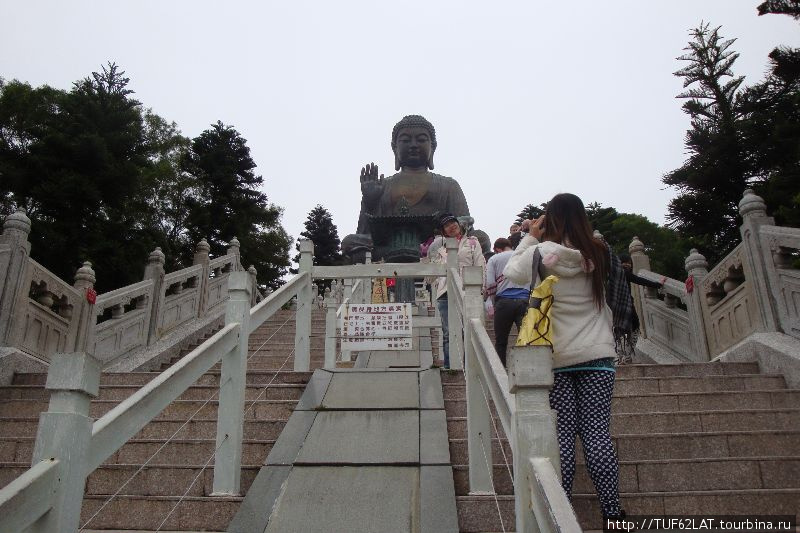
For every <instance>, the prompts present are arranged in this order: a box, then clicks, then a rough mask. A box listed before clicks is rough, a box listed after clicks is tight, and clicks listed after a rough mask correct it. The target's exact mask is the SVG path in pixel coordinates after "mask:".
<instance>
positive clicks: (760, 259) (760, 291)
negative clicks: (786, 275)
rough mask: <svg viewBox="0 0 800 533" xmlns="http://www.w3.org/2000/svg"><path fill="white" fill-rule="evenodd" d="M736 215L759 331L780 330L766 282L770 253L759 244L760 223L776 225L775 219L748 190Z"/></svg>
mask: <svg viewBox="0 0 800 533" xmlns="http://www.w3.org/2000/svg"><path fill="white" fill-rule="evenodd" d="M739 214H740V215H742V225H741V227H740V228H739V231H740V232H741V234H742V244H743V245H744V246H743V247H744V252H745V253H744V256H745V259H744V260H746V261H747V266H748V267H749V268H748V269H747V270H749V271H750V274H751V275H750V277H749V278H748V279H747V283H749V284H751V287H752V291H753V295H754V296H755V300H756V302H758V312H759V314H760V315H761V323H762V324H763V325H764V326H763V327H764V329H763V330H762V331H767V332H769V331H781V328H780V321H779V320H778V313H777V312H776V310H775V303H774V301H773V300H772V290H771V287H770V283H769V280H770V275H769V270H768V269H770V268H774V266H773V265H772V254H771V252H770V250H769V249H766V248H765V247H763V246H762V242H761V235H760V234H759V228H760V227H761V226H772V225H775V219H774V218H772V217H769V216H767V205H766V204H765V203H764V200H763V198H761V197H760V196H757V195H756V194H755V193H754V192H753V191H752V190H751V189H747V190H746V191H744V196H743V197H742V199H741V201H740V202H739ZM768 258H769V259H768ZM747 270H745V272H747ZM776 288H777V287H776ZM777 289H778V291H776V292H779V290H780V289H779V288H777Z"/></svg>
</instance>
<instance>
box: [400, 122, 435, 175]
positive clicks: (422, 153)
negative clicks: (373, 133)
mask: <svg viewBox="0 0 800 533" xmlns="http://www.w3.org/2000/svg"><path fill="white" fill-rule="evenodd" d="M392 151H393V152H394V168H395V170H400V168H401V167H408V168H411V169H415V170H419V169H424V168H428V169H431V170H433V152H435V151H436V130H435V129H434V127H433V124H431V123H430V122H428V121H427V120H426V119H425V117H422V116H420V115H406V116H405V117H403V120H401V121H400V122H398V123H397V124H395V125H394V129H392Z"/></svg>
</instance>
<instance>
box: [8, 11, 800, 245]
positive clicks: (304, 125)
mask: <svg viewBox="0 0 800 533" xmlns="http://www.w3.org/2000/svg"><path fill="white" fill-rule="evenodd" d="M758 3H759V2H758V0H713V1H712V0H669V1H666V0H665V1H654V0H649V1H641V0H640V1H632V0H630V1H623V0H611V1H605V2H598V1H588V0H586V1H578V2H541V1H539V2H535V1H531V0H527V1H523V0H520V1H496V2H491V3H490V2H475V1H457V0H448V1H445V0H430V1H429V2H403V3H399V2H383V1H378V0H373V1H347V0H343V1H339V2H332V1H318V2H311V1H294V2H255V1H253V2H230V1H229V2H207V1H196V0H193V1H191V2H189V1H181V2H178V1H173V2H164V1H137V2H131V1H127V2H123V1H115V2H87V1H73V2H55V1H53V2H39V1H25V2H20V1H19V0H0V76H2V77H4V78H6V79H14V78H16V79H20V80H23V81H28V82H29V83H31V84H33V85H41V84H45V83H46V84H49V85H52V86H54V87H59V88H64V89H68V88H70V86H71V83H72V82H73V81H75V80H77V79H79V78H82V77H84V76H87V75H89V74H90V72H91V71H93V70H99V68H100V66H101V65H102V64H105V63H106V62H107V61H114V62H116V63H117V64H119V65H120V66H121V67H122V68H123V69H124V70H125V71H126V72H127V75H128V76H129V77H130V78H131V88H132V89H133V90H134V91H135V92H136V98H138V99H139V100H141V101H142V102H143V103H144V104H145V105H146V106H148V107H151V108H152V109H153V110H154V111H155V112H156V113H158V114H159V115H161V116H163V117H164V118H166V119H168V120H173V121H175V122H177V124H178V125H179V127H180V129H181V131H182V132H183V133H184V134H185V135H187V136H189V137H194V136H196V135H198V134H199V133H200V132H201V131H203V130H204V129H206V128H207V127H208V125H209V124H210V123H212V122H215V121H217V120H222V121H223V122H225V123H226V124H231V125H233V126H235V127H236V128H237V130H238V131H239V132H240V133H241V134H242V135H243V136H244V137H245V138H246V139H247V140H248V144H249V146H250V148H251V151H252V155H253V158H254V159H255V161H256V163H257V164H258V173H260V174H261V175H263V177H264V190H265V192H266V193H267V195H268V196H269V198H270V200H271V201H272V202H274V203H276V204H278V205H279V206H282V207H283V208H284V209H285V211H284V216H283V224H284V227H285V228H286V230H287V231H288V232H289V233H290V235H292V236H293V237H295V238H296V237H297V236H298V234H299V232H300V231H302V229H303V221H304V220H305V218H306V215H307V214H308V212H309V211H310V210H311V209H312V208H313V207H314V206H315V205H316V204H318V203H319V204H322V205H324V206H325V207H326V208H328V209H329V210H330V211H331V212H332V213H333V219H334V223H335V224H337V226H338V229H339V235H340V237H344V236H345V235H347V234H348V233H352V232H354V231H355V227H356V222H357V218H358V209H359V202H360V188H359V179H358V176H359V171H360V168H361V166H362V165H363V164H365V163H368V162H370V161H374V162H375V163H377V164H378V165H379V167H380V170H381V172H384V173H386V174H387V175H388V174H391V173H393V157H392V152H391V149H390V147H389V137H390V133H391V129H392V126H393V125H394V124H395V122H397V120H399V119H400V118H401V117H402V116H403V115H407V114H421V115H424V116H425V117H427V118H428V119H429V120H430V121H431V122H433V124H434V125H435V127H436V130H437V137H438V141H439V146H438V149H437V152H436V156H435V164H436V171H437V172H439V173H441V174H444V175H447V176H451V177H454V178H456V179H457V180H459V182H460V183H461V185H462V188H463V189H464V193H465V195H466V197H467V201H468V202H469V206H470V210H471V211H472V214H473V216H474V217H475V219H476V227H479V228H481V229H484V230H485V231H486V232H487V233H488V234H489V236H490V237H491V238H492V240H494V239H495V238H497V237H499V236H505V235H506V234H507V231H508V226H509V225H510V223H511V222H512V221H513V219H514V218H515V216H516V214H517V213H518V212H519V211H520V209H521V208H522V207H523V206H525V205H526V204H528V203H537V204H538V203H541V202H543V201H546V200H547V199H549V198H550V197H551V196H552V195H553V194H555V193H557V192H573V193H576V194H578V195H579V196H580V197H581V198H582V199H583V200H584V201H585V202H587V203H588V202H591V201H597V202H600V203H602V204H603V205H607V206H614V207H616V208H617V209H618V210H620V211H624V212H635V213H641V214H643V215H645V216H647V217H648V218H650V219H651V220H653V221H655V222H659V223H662V222H663V221H664V215H665V212H666V204H667V202H668V201H669V199H670V198H672V197H673V196H674V191H671V190H663V188H664V187H663V185H662V184H661V181H660V179H661V176H662V175H663V174H664V173H665V172H667V171H669V170H672V169H674V168H677V167H678V166H680V164H681V163H682V162H683V161H684V159H685V154H684V146H683V139H684V133H685V130H686V129H687V127H688V119H687V117H686V115H684V114H683V113H682V111H681V109H680V105H681V101H679V100H676V99H675V98H674V97H675V95H676V94H678V93H679V92H680V90H681V80H679V79H678V78H676V77H675V76H673V75H672V73H673V72H674V71H676V70H678V69H679V68H680V67H681V63H680V62H678V61H676V60H675V58H676V57H677V56H678V55H680V54H681V53H682V48H683V47H685V46H686V43H687V41H688V38H689V37H688V33H687V32H688V30H689V29H690V28H692V27H696V26H697V25H698V24H699V23H700V22H701V21H702V20H704V21H707V22H710V23H711V24H712V25H714V26H716V25H722V34H723V35H724V36H725V37H729V38H731V37H735V38H737V39H738V40H737V42H736V43H735V44H734V46H733V48H734V49H735V50H736V51H738V52H740V53H741V57H740V58H739V60H738V61H737V63H736V65H735V73H736V74H738V75H745V76H746V77H747V78H746V81H745V83H746V84H749V83H755V82H756V81H758V80H760V79H761V78H762V74H763V72H764V71H765V69H766V65H767V54H768V53H769V51H770V50H772V48H774V47H775V46H776V45H779V44H785V45H792V46H800V31H798V29H800V28H799V27H798V24H797V23H796V22H794V21H792V20H791V19H790V18H789V17H786V16H775V15H771V16H764V17H758V16H757V15H756V5H757V4H758ZM245 260H246V259H245Z"/></svg>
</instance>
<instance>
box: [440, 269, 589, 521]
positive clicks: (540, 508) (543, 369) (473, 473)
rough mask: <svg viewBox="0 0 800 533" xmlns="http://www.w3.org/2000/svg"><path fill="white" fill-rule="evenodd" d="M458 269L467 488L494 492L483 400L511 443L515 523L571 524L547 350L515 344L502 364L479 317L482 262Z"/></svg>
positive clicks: (487, 416) (487, 413)
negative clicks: (505, 364) (460, 278)
mask: <svg viewBox="0 0 800 533" xmlns="http://www.w3.org/2000/svg"><path fill="white" fill-rule="evenodd" d="M463 274H464V280H463V307H462V308H463V311H464V324H465V326H466V329H465V335H464V352H465V364H464V375H465V379H466V385H467V443H468V447H469V450H468V451H469V475H470V479H469V482H470V493H472V494H494V493H495V490H494V483H493V480H492V474H493V472H492V469H493V465H494V461H493V458H492V445H491V444H492V434H493V430H494V433H496V434H497V435H498V438H499V436H500V435H499V431H498V430H497V428H495V427H493V423H494V422H493V419H492V414H491V407H490V405H491V404H494V406H495V409H496V411H497V414H498V418H499V419H500V423H501V425H502V426H503V430H504V432H505V434H506V435H507V437H508V439H509V442H510V443H511V450H512V456H513V476H512V478H513V483H514V508H515V512H516V531H517V532H519V533H533V532H538V531H545V532H551V531H563V532H579V531H581V529H580V527H579V526H578V521H577V518H576V517H575V512H574V510H573V508H572V505H571V504H570V502H569V499H568V498H567V495H566V493H565V492H564V490H563V489H562V488H561V483H560V477H561V474H560V472H561V470H560V461H559V452H558V439H557V435H556V413H555V411H553V410H552V409H550V400H549V392H550V389H551V388H552V386H553V357H552V352H551V350H550V348H548V347H545V346H535V347H534V346H529V347H516V346H515V347H513V348H512V349H511V353H510V354H509V356H508V372H506V369H505V368H504V367H503V364H502V363H501V362H500V357H499V356H498V355H497V352H496V350H495V348H494V345H493V344H492V342H491V340H490V338H489V335H488V334H487V333H486V328H485V326H484V322H483V297H482V296H481V287H482V284H483V274H482V269H481V268H480V267H466V268H465V269H464V272H463ZM457 292H459V291H457ZM448 293H449V291H448ZM490 399H491V404H490V401H489V400H490ZM501 450H502V448H501ZM506 461H508V458H506Z"/></svg>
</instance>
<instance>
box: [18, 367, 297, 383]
mask: <svg viewBox="0 0 800 533" xmlns="http://www.w3.org/2000/svg"><path fill="white" fill-rule="evenodd" d="M158 375H159V373H158V372H109V373H103V374H101V375H100V386H101V387H102V386H104V385H138V386H142V385H145V384H146V383H149V382H150V381H151V380H152V379H153V378H155V377H156V376H158ZM219 375H220V373H219V371H216V372H213V371H211V372H207V373H206V374H203V376H202V377H201V378H200V379H199V380H198V381H197V385H219ZM310 378H311V372H294V371H291V370H283V371H280V372H275V371H269V370H259V371H251V370H248V372H247V382H248V383H252V384H261V383H269V382H272V383H308V380H309V379H310ZM46 381H47V374H44V373H30V374H15V375H14V382H13V384H14V385H39V386H42V387H43V386H44V384H45V382H46Z"/></svg>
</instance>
